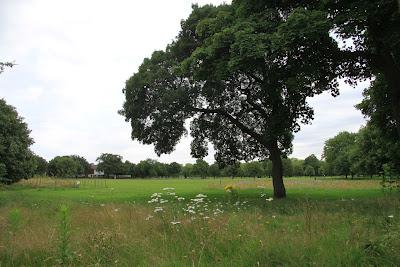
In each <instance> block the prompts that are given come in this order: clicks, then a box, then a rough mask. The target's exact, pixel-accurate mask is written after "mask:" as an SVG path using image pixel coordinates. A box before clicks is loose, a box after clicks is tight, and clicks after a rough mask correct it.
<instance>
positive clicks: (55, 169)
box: [48, 156, 81, 178]
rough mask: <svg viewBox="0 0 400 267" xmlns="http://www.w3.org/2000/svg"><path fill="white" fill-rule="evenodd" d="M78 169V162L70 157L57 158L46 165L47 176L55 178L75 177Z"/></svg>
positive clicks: (79, 167)
mask: <svg viewBox="0 0 400 267" xmlns="http://www.w3.org/2000/svg"><path fill="white" fill-rule="evenodd" d="M80 169H81V166H80V165H79V162H78V161H77V160H75V159H73V158H72V157H71V156H57V157H55V158H53V159H52V160H50V161H49V165H48V172H49V175H50V176H55V177H63V178H66V177H76V176H77V175H79V171H80Z"/></svg>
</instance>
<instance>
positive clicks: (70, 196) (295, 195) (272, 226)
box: [0, 178, 400, 266]
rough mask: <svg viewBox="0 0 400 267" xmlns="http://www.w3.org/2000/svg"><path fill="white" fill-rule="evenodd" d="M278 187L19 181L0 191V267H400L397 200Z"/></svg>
mask: <svg viewBox="0 0 400 267" xmlns="http://www.w3.org/2000/svg"><path fill="white" fill-rule="evenodd" d="M285 183H286V187H287V192H288V197H287V198H286V199H284V200H275V199H272V198H271V196H272V186H271V180H270V179H234V180H232V179H188V180H184V179H150V180H100V179H98V180H85V179H81V180H74V179H58V180H54V179H49V178H36V179H31V180H27V181H22V182H20V183H18V184H15V185H12V186H8V187H2V188H0V190H1V191H0V266H55V265H56V266H57V265H65V266H399V265H400V254H399V253H398V252H399V250H400V219H399V218H400V211H399V208H400V198H399V197H400V194H399V193H398V192H390V193H389V192H383V191H382V190H381V187H380V185H379V181H378V180H345V179H335V178H321V179H317V180H314V179H310V178H290V179H286V180H285ZM229 185H231V186H232V187H233V189H232V190H230V191H226V190H224V188H225V187H226V186H229ZM172 188H173V189H172ZM163 189H164V190H163ZM154 193H160V194H154ZM199 194H200V195H199ZM152 195H153V196H152Z"/></svg>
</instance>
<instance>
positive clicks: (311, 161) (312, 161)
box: [303, 154, 321, 175]
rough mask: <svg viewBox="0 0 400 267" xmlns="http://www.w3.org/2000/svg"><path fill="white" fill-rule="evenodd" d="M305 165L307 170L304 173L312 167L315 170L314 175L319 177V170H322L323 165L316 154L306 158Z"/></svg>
mask: <svg viewBox="0 0 400 267" xmlns="http://www.w3.org/2000/svg"><path fill="white" fill-rule="evenodd" d="M303 164H304V168H305V169H304V172H306V171H305V170H306V169H307V168H308V167H311V168H313V169H314V174H313V175H319V173H318V170H319V168H320V165H321V163H320V161H319V159H318V158H317V157H316V156H315V155H314V154H311V155H310V156H308V157H307V158H305V159H304V162H303ZM308 169H309V168H308ZM306 175H309V174H306Z"/></svg>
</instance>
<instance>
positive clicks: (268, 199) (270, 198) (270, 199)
mask: <svg viewBox="0 0 400 267" xmlns="http://www.w3.org/2000/svg"><path fill="white" fill-rule="evenodd" d="M272 200H274V199H273V198H272V197H269V198H267V199H266V201H269V202H271V201H272Z"/></svg>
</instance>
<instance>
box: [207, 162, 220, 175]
mask: <svg viewBox="0 0 400 267" xmlns="http://www.w3.org/2000/svg"><path fill="white" fill-rule="evenodd" d="M208 174H209V175H210V176H211V177H217V176H220V175H221V169H220V167H219V165H218V163H213V164H211V165H210V167H209V168H208Z"/></svg>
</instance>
